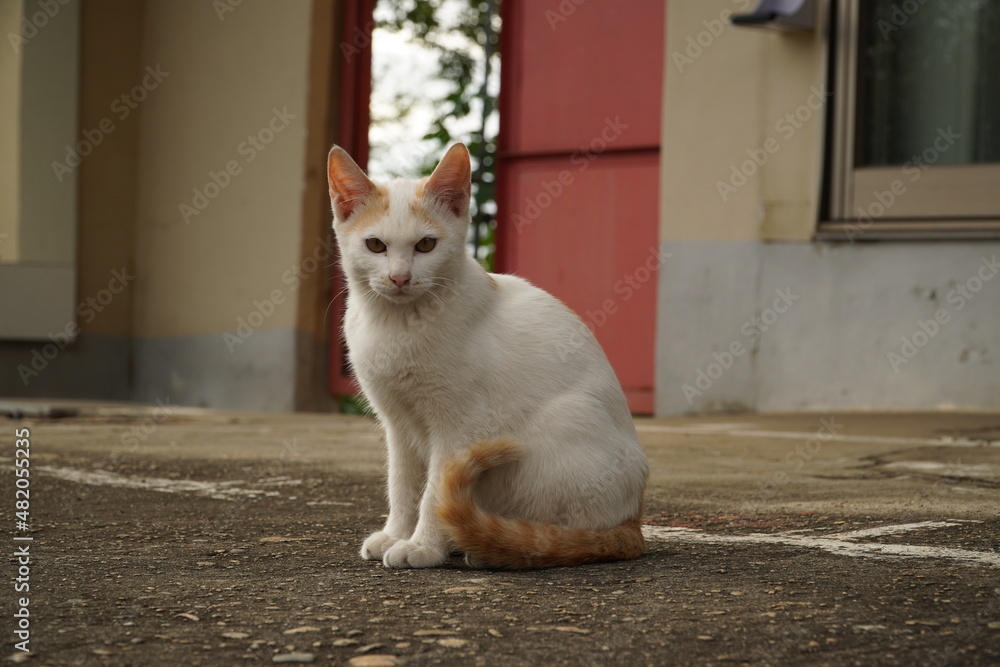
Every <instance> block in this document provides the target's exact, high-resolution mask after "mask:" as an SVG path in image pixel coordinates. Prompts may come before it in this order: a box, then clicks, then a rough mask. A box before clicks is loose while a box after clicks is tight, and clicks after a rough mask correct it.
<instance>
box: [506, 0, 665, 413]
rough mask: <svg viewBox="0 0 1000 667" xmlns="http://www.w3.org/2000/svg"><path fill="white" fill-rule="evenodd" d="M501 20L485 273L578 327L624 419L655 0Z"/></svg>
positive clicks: (647, 372)
mask: <svg viewBox="0 0 1000 667" xmlns="http://www.w3.org/2000/svg"><path fill="white" fill-rule="evenodd" d="M560 7H561V8H562V10H560ZM569 7H572V8H574V9H573V10H572V11H569V10H568V8H569ZM502 11H503V14H504V23H503V32H502V34H501V58H502V61H503V69H502V71H501V78H502V81H501V97H500V123H501V131H500V151H499V159H498V163H497V204H498V214H499V225H498V229H497V267H498V269H499V270H501V271H504V272H509V273H516V274H518V275H521V276H524V277H525V278H527V279H528V280H530V281H532V282H533V283H535V284H537V285H538V286H539V287H542V288H544V289H545V290H547V291H549V292H551V293H552V294H554V295H555V296H557V297H559V298H560V299H562V300H563V302H565V303H566V304H567V305H568V306H570V307H571V308H572V309H573V310H575V311H576V312H577V314H579V315H580V316H581V317H582V318H583V320H584V321H585V322H587V323H588V324H589V325H591V328H592V329H593V330H594V331H595V335H596V336H597V339H598V341H599V342H600V343H601V346H602V347H603V348H604V350H605V352H606V353H607V355H608V358H609V359H610V361H611V364H612V366H613V367H614V369H615V373H616V374H617V375H618V379H619V381H620V382H621V383H622V386H623V388H624V389H625V394H626V396H627V397H628V399H629V406H630V408H631V409H632V411H633V412H636V413H651V412H652V411H653V389H654V387H653V378H654V367H653V361H654V347H655V333H656V332H655V321H656V274H655V271H656V269H657V268H658V264H659V261H658V257H657V252H658V248H659V224H658V220H659V207H658V201H659V186H660V178H659V143H660V109H661V91H662V78H663V31H664V2H663V0H629V1H628V2H621V1H620V0H588V1H587V2H585V3H582V4H576V3H574V2H565V1H563V2H557V1H555V0H552V1H535V0H533V1H532V2H528V1H527V0H504V3H503V5H502ZM563 19H565V20H563Z"/></svg>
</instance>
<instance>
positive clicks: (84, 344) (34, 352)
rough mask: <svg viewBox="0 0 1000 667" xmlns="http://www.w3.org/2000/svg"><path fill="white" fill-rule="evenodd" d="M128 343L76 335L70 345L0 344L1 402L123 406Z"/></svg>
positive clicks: (114, 338)
mask: <svg viewBox="0 0 1000 667" xmlns="http://www.w3.org/2000/svg"><path fill="white" fill-rule="evenodd" d="M131 345H132V342H131V340H130V339H128V338H124V337H120V336H98V335H93V334H81V335H80V336H78V337H77V338H76V339H75V340H74V341H72V342H69V341H68V340H65V339H63V340H59V337H58V336H57V337H56V338H55V340H54V341H53V340H48V341H45V342H31V343H20V342H10V341H4V342H3V343H0V396H8V397H17V398H97V399H106V400H115V401H121V400H128V399H129V398H131V393H130V387H129V375H130V366H129V363H130V357H131Z"/></svg>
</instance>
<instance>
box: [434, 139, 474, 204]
mask: <svg viewBox="0 0 1000 667" xmlns="http://www.w3.org/2000/svg"><path fill="white" fill-rule="evenodd" d="M424 193H425V195H426V196H429V197H431V198H433V199H434V200H435V201H436V202H438V203H439V204H441V205H442V206H444V207H445V208H446V209H447V210H448V211H450V212H451V213H452V214H453V215H454V216H455V217H458V218H468V217H469V198H470V197H471V196H472V176H471V166H470V165H469V149H468V148H466V147H465V144H455V145H454V146H452V147H451V148H449V149H448V152H447V153H445V154H444V157H443V158H441V162H440V163H438V166H437V168H436V169H435V170H434V173H433V174H431V176H430V178H429V179H428V180H427V183H426V184H425V185H424Z"/></svg>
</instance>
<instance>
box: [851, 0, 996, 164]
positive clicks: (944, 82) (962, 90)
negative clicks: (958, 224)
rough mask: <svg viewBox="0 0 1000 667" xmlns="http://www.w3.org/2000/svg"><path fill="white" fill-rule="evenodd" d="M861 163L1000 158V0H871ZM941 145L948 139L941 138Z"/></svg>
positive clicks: (864, 38) (864, 45)
mask: <svg viewBox="0 0 1000 667" xmlns="http://www.w3.org/2000/svg"><path fill="white" fill-rule="evenodd" d="M860 27H861V35H860V52H859V58H858V82H859V86H858V93H859V98H858V123H857V128H858V139H857V141H858V145H857V147H856V151H855V155H856V156H857V166H859V167H865V166H885V165H901V164H904V163H906V162H908V161H910V160H913V159H914V158H915V156H918V155H920V154H922V153H923V152H924V151H925V150H927V149H929V148H932V147H933V146H934V142H935V140H937V139H938V137H939V136H941V135H942V133H950V136H952V137H953V136H954V135H956V134H957V135H959V138H958V139H957V140H956V141H954V143H953V144H952V145H951V146H950V147H949V148H948V149H947V150H946V151H943V152H941V153H940V154H939V157H938V159H937V161H936V163H937V164H950V165H956V164H977V163H987V162H1000V2H998V1H997V0H907V1H905V2H903V1H901V0H864V1H863V2H861V15H860ZM942 145H943V142H942Z"/></svg>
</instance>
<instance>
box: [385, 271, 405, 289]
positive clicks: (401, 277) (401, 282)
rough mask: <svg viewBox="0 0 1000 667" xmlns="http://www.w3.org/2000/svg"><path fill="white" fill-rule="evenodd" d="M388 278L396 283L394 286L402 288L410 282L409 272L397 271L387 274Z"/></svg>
mask: <svg viewBox="0 0 1000 667" xmlns="http://www.w3.org/2000/svg"><path fill="white" fill-rule="evenodd" d="M389 280H391V281H392V282H394V283H396V287H399V288H400V289H402V288H403V287H405V286H406V285H409V284H410V274H409V273H399V274H394V275H391V276H389Z"/></svg>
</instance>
